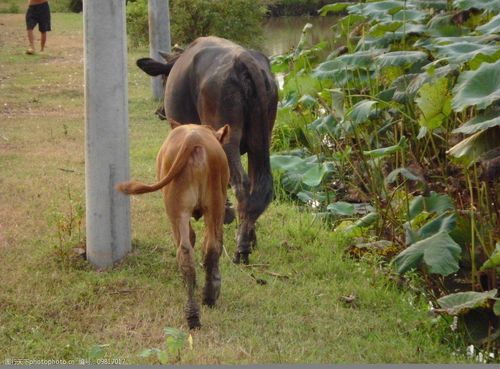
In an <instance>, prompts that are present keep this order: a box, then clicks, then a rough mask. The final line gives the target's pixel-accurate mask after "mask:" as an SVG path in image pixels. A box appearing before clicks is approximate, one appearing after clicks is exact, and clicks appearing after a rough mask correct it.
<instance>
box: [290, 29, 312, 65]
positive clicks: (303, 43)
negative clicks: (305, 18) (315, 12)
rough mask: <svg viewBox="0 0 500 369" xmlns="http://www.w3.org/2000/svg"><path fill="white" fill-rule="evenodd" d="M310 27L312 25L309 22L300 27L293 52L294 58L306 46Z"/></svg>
mask: <svg viewBox="0 0 500 369" xmlns="http://www.w3.org/2000/svg"><path fill="white" fill-rule="evenodd" d="M312 28H313V25H312V24H311V23H306V25H305V26H304V27H303V28H302V33H301V35H300V40H299V43H298V44H297V47H296V48H295V51H294V53H293V56H294V58H297V57H299V56H300V53H301V52H302V51H303V50H304V49H305V48H306V45H307V43H308V41H307V40H308V36H309V34H310V33H311V32H312V31H311V29H312Z"/></svg>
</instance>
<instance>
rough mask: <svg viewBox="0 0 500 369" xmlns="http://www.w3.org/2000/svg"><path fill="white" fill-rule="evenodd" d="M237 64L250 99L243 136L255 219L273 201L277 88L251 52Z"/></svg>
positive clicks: (249, 211) (249, 209)
mask: <svg viewBox="0 0 500 369" xmlns="http://www.w3.org/2000/svg"><path fill="white" fill-rule="evenodd" d="M266 62H267V61H266ZM237 65H238V68H237V70H238V72H239V77H240V81H241V82H242V84H243V86H242V88H243V91H244V95H245V98H246V100H247V103H246V104H245V106H246V107H247V111H245V112H244V114H245V128H244V136H245V144H246V151H247V154H248V178H249V182H250V183H249V184H250V188H249V194H248V195H249V197H248V201H247V202H246V207H247V209H246V210H247V211H246V213H247V215H248V216H249V217H251V218H252V219H253V220H256V219H257V218H258V217H259V216H260V215H261V214H262V213H263V212H264V210H265V209H266V208H267V206H268V205H269V203H270V202H271V201H272V199H273V177H272V172H271V163H270V159H269V155H270V146H271V131H272V128H273V124H274V119H275V115H276V110H275V109H276V104H277V89H276V83H275V81H274V80H273V79H272V78H270V75H269V72H267V71H265V70H264V69H263V68H262V66H261V65H259V63H257V62H256V60H255V56H254V55H252V54H250V53H249V52H244V53H242V54H240V55H239V57H238V63H237ZM275 100H276V101H275ZM273 104H274V107H273Z"/></svg>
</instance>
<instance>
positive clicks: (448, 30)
mask: <svg viewBox="0 0 500 369" xmlns="http://www.w3.org/2000/svg"><path fill="white" fill-rule="evenodd" d="M467 31H468V30H467V29H466V28H465V27H459V26H457V25H455V24H454V23H453V15H452V14H445V15H442V14H440V13H439V14H438V15H435V16H434V17H433V18H432V19H431V20H430V21H429V22H428V23H427V32H428V33H429V34H430V35H431V36H433V37H449V36H462V35H463V34H465V33H467Z"/></svg>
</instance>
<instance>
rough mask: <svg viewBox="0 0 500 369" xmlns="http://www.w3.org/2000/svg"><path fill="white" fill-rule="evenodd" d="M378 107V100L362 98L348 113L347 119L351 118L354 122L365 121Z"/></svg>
mask: <svg viewBox="0 0 500 369" xmlns="http://www.w3.org/2000/svg"><path fill="white" fill-rule="evenodd" d="M376 107H377V101H373V100H361V101H360V102H358V103H356V105H354V106H353V107H352V109H351V110H350V111H349V112H348V113H347V115H346V119H349V120H351V121H352V122H354V123H363V122H365V121H367V120H368V118H369V117H370V115H371V114H372V113H373V111H374V110H375V109H376Z"/></svg>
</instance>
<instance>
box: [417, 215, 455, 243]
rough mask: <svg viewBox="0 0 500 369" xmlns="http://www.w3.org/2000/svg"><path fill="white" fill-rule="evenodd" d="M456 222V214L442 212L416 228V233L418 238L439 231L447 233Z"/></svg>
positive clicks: (423, 237)
mask: <svg viewBox="0 0 500 369" xmlns="http://www.w3.org/2000/svg"><path fill="white" fill-rule="evenodd" d="M456 224H457V216H456V214H455V213H452V214H448V213H444V214H441V215H439V216H438V217H436V218H435V219H432V220H430V221H429V222H427V223H426V224H425V225H424V226H423V227H422V228H420V229H419V230H418V232H417V235H418V237H419V239H425V238H427V237H430V236H432V235H435V234H436V233H439V232H441V231H445V232H447V233H449V232H451V231H452V230H453V229H454V228H455V225H456Z"/></svg>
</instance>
